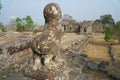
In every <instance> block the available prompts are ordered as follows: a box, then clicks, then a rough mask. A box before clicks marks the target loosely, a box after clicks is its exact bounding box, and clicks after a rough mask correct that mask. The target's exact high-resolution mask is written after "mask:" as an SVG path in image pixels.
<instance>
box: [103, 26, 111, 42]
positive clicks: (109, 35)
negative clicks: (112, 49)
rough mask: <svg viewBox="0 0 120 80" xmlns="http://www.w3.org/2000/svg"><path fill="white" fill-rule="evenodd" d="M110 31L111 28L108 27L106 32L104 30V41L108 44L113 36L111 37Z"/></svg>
mask: <svg viewBox="0 0 120 80" xmlns="http://www.w3.org/2000/svg"><path fill="white" fill-rule="evenodd" d="M112 31H113V27H112V26H110V27H107V28H106V30H105V38H104V39H105V41H107V42H109V41H110V40H111V39H112V37H113V35H112Z"/></svg>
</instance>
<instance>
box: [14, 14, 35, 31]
mask: <svg viewBox="0 0 120 80" xmlns="http://www.w3.org/2000/svg"><path fill="white" fill-rule="evenodd" d="M15 22H16V27H17V31H20V32H22V31H33V30H34V27H35V24H34V22H33V20H32V18H31V17H30V16H27V17H26V18H22V19H20V18H16V20H15Z"/></svg>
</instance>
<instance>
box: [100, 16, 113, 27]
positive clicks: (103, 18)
mask: <svg viewBox="0 0 120 80" xmlns="http://www.w3.org/2000/svg"><path fill="white" fill-rule="evenodd" d="M100 20H101V22H102V23H103V24H106V25H109V26H114V25H115V21H114V19H113V18H112V15H111V14H106V15H102V16H100Z"/></svg>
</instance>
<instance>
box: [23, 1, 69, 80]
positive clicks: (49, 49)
mask: <svg viewBox="0 0 120 80" xmlns="http://www.w3.org/2000/svg"><path fill="white" fill-rule="evenodd" d="M44 17H45V30H44V31H43V33H42V34H41V35H40V36H38V37H36V38H35V39H34V43H33V46H32V50H33V53H34V54H37V55H35V56H34V58H35V59H34V60H35V63H34V64H30V65H28V66H27V67H26V68H25V70H24V75H25V76H26V77H30V78H33V79H37V80H47V79H48V80H53V79H54V78H55V77H57V76H58V75H59V74H61V73H62V72H63V71H64V70H65V68H66V66H65V65H66V64H65V61H64V60H61V59H59V58H60V56H59V53H60V47H61V38H62V32H63V31H62V26H61V25H60V23H59V22H58V20H59V19H60V18H61V10H60V8H59V5H58V4H56V3H50V4H48V5H47V6H45V8H44ZM64 80H65V79H64ZM66 80H67V79H66Z"/></svg>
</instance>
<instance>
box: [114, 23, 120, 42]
mask: <svg viewBox="0 0 120 80" xmlns="http://www.w3.org/2000/svg"><path fill="white" fill-rule="evenodd" d="M115 32H116V36H117V37H118V43H119V44H120V21H118V22H116V25H115Z"/></svg>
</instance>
